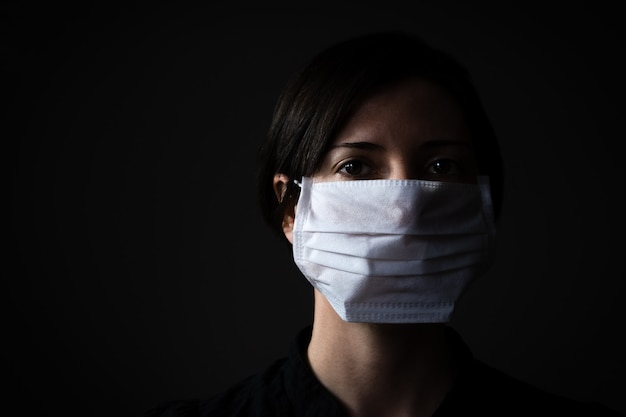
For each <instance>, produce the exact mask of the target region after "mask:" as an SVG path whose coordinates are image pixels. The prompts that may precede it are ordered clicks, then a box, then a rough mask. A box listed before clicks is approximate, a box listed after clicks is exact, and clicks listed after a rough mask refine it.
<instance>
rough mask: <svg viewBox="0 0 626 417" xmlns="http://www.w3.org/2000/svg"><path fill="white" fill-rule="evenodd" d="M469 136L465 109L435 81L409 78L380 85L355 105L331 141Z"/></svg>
mask: <svg viewBox="0 0 626 417" xmlns="http://www.w3.org/2000/svg"><path fill="white" fill-rule="evenodd" d="M407 135H408V136H410V137H414V138H416V139H418V138H422V139H428V138H432V139H455V140H467V141H469V140H470V133H469V128H468V123H467V119H466V115H465V112H464V111H463V109H462V107H461V105H460V104H459V102H458V101H457V100H456V99H455V98H454V97H453V96H452V95H451V94H450V93H448V92H447V91H446V90H445V89H443V88H442V87H440V86H438V85H437V84H435V83H433V82H431V81H428V80H425V79H420V78H412V79H408V80H404V81H401V82H396V83H394V84H391V85H387V86H385V87H382V88H379V89H377V90H375V91H373V92H372V93H371V94H369V95H368V96H366V98H365V99H364V100H363V101H362V102H361V103H360V105H358V106H357V108H356V110H355V111H354V113H353V114H352V116H351V117H350V118H349V119H348V121H347V123H346V124H345V125H344V127H343V129H341V130H340V133H339V135H337V137H336V138H335V140H334V143H335V144H337V143H340V142H342V141H346V140H352V139H354V138H356V137H361V136H370V137H375V138H383V137H400V136H407Z"/></svg>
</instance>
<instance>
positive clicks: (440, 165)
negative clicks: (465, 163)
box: [428, 159, 461, 175]
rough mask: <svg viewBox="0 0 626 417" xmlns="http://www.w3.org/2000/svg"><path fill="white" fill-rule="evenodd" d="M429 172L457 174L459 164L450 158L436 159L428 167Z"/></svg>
mask: <svg viewBox="0 0 626 417" xmlns="http://www.w3.org/2000/svg"><path fill="white" fill-rule="evenodd" d="M428 170H429V172H430V173H431V174H438V175H458V174H460V172H461V170H460V167H459V164H458V163H457V162H455V161H453V160H452V159H437V160H436V161H434V162H433V163H432V164H431V165H430V166H429V168H428Z"/></svg>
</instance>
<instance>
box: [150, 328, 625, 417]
mask: <svg viewBox="0 0 626 417" xmlns="http://www.w3.org/2000/svg"><path fill="white" fill-rule="evenodd" d="M448 329H449V332H448V334H449V337H450V339H451V342H452V343H451V344H452V346H453V352H454V355H455V359H456V360H457V361H458V363H459V366H460V370H459V376H458V378H457V380H456V381H455V384H454V386H453V388H452V389H451V390H450V392H449V393H448V394H447V396H446V397H445V399H444V401H443V403H442V404H441V405H440V406H439V408H438V409H437V411H436V412H435V414H434V416H433V417H447V416H481V417H482V416H544V415H545V416H568V417H571V416H580V417H582V416H593V417H602V416H607V417H611V416H615V417H619V416H620V414H619V413H617V412H615V411H612V410H610V409H607V408H606V407H604V406H602V405H600V404H598V403H588V402H581V401H576V400H573V399H568V398H564V397H561V396H558V395H554V394H551V393H548V392H545V391H543V390H541V389H539V388H536V387H534V386H532V385H529V384H527V383H525V382H523V381H520V380H518V379H515V378H513V377H511V376H509V375H506V374H505V373H503V372H501V371H499V370H497V369H494V368H492V367H490V366H488V365H487V364H485V363H483V362H481V361H479V360H477V359H475V358H474V357H473V356H472V354H471V352H470V351H469V348H468V347H467V346H466V345H465V343H464V342H463V341H462V340H461V338H460V336H459V335H458V334H457V333H456V332H455V331H454V330H453V329H452V328H449V327H448ZM310 339H311V327H310V326H308V327H306V328H305V329H303V330H302V331H301V332H300V333H299V334H298V337H297V338H296V340H295V342H294V344H293V346H292V348H291V351H290V353H289V356H288V357H286V358H282V359H279V360H277V361H276V362H274V363H273V364H272V365H271V366H269V367H268V368H267V369H265V370H264V371H262V372H260V373H258V374H255V375H252V376H250V377H248V378H246V379H244V380H242V381H241V382H239V383H237V384H235V385H234V386H232V387H230V388H229V389H227V390H225V391H223V392H221V393H220V394H217V395H215V396H213V397H211V398H208V399H194V400H179V401H170V402H167V403H164V404H161V405H159V406H157V407H155V408H154V409H152V410H149V411H148V412H147V413H146V414H145V416H146V417H208V416H211V417H213V416H224V417H226V416H228V417H233V416H241V417H244V416H245V417H261V416H285V417H287V416H309V417H314V416H324V417H335V416H336V417H339V416H347V413H346V411H345V409H344V408H343V407H342V405H341V404H340V403H339V401H338V400H337V399H336V398H335V397H334V396H333V395H332V394H331V393H330V392H329V391H328V390H327V389H326V388H325V387H324V386H323V385H322V384H321V383H320V382H319V380H318V379H317V378H316V377H315V375H314V374H313V371H312V370H311V368H310V367H309V365H308V361H307V359H306V351H307V347H308V344H309V341H310Z"/></svg>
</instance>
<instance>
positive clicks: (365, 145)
mask: <svg viewBox="0 0 626 417" xmlns="http://www.w3.org/2000/svg"><path fill="white" fill-rule="evenodd" d="M442 146H463V147H466V148H473V147H474V144H473V143H472V142H471V141H469V140H454V139H434V140H429V141H427V142H424V143H422V144H421V145H420V148H421V147H425V148H437V147H442ZM337 148H349V149H383V146H381V145H378V144H376V143H372V142H343V143H338V144H336V145H332V146H331V147H330V148H329V151H331V150H333V149H337Z"/></svg>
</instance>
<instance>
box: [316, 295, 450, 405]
mask: <svg viewBox="0 0 626 417" xmlns="http://www.w3.org/2000/svg"><path fill="white" fill-rule="evenodd" d="M444 331H445V328H444V326H443V325H440V324H369V323H348V322H345V321H343V320H341V319H340V318H339V316H337V314H336V313H335V312H334V310H333V309H332V307H331V306H330V305H329V304H328V302H327V301H326V299H325V298H324V296H322V295H321V294H320V293H319V292H317V291H316V292H315V317H314V322H313V334H312V337H311V343H310V344H309V348H308V357H309V361H310V364H311V368H312V369H313V372H314V373H315V375H316V376H317V378H318V379H319V380H320V381H321V383H322V384H323V385H324V386H326V388H327V389H328V390H329V391H330V392H331V393H333V394H334V395H335V396H336V397H337V398H338V399H339V400H340V401H341V402H342V403H343V404H344V406H345V407H346V408H347V409H348V411H349V413H350V415H352V416H354V417H357V416H358V417H367V416H369V415H372V416H373V415H376V416H385V415H387V416H400V415H407V416H408V415H411V416H421V415H424V416H430V415H432V413H433V412H434V411H435V410H436V409H437V407H438V406H439V404H440V403H441V401H442V400H443V398H444V396H445V395H446V393H447V392H448V390H449V389H450V387H451V386H452V382H453V379H454V369H453V366H452V359H451V355H450V353H449V349H448V345H447V343H446V338H445V334H444Z"/></svg>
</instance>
